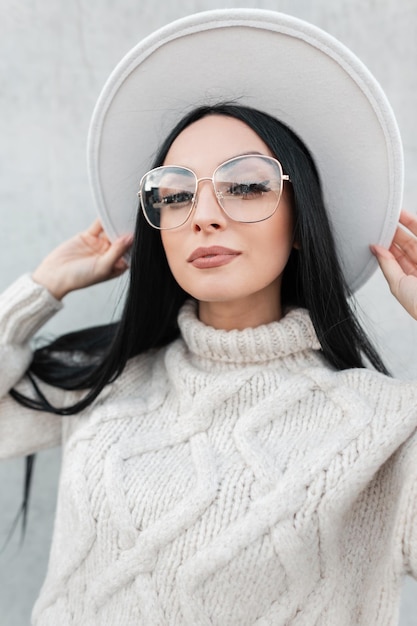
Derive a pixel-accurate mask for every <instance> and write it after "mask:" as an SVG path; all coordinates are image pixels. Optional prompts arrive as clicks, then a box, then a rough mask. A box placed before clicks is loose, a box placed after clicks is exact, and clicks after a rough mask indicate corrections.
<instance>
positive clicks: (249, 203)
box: [213, 156, 282, 222]
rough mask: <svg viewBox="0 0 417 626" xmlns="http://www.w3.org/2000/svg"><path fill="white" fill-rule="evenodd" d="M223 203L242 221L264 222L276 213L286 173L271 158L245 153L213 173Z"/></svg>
mask: <svg viewBox="0 0 417 626" xmlns="http://www.w3.org/2000/svg"><path fill="white" fill-rule="evenodd" d="M213 180H214V187H215V190H216V193H217V198H218V200H219V203H220V204H221V206H222V207H223V209H224V210H225V212H226V213H227V215H228V216H229V217H231V218H232V219H234V220H236V221H238V222H260V221H262V220H265V219H267V218H268V217H271V215H273V213H274V212H275V210H276V208H277V206H278V202H279V199H280V195H281V189H282V173H281V168H280V165H279V163H278V162H277V161H276V160H275V159H273V158H270V157H263V156H244V157H238V158H236V159H232V160H230V161H227V162H226V163H223V165H220V167H218V168H217V170H216V171H215V173H214V176H213Z"/></svg>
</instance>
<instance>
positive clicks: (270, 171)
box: [140, 155, 282, 229]
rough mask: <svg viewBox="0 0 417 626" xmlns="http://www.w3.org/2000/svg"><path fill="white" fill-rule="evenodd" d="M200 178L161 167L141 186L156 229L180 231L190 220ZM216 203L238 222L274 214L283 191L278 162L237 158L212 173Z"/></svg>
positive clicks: (150, 218) (182, 171) (147, 209)
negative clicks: (179, 228) (175, 229)
mask: <svg viewBox="0 0 417 626" xmlns="http://www.w3.org/2000/svg"><path fill="white" fill-rule="evenodd" d="M197 184H198V181H197V178H196V176H195V174H194V172H192V171H191V170H189V169H186V168H183V167H179V166H178V167H175V166H162V167H158V168H156V169H154V170H151V171H150V172H148V174H146V175H145V176H144V178H143V179H142V183H141V194H140V195H141V203H142V208H143V210H144V212H145V215H146V217H147V219H148V221H149V222H150V223H151V225H152V226H154V227H155V228H160V229H170V228H177V227H178V226H181V224H184V222H186V220H187V219H188V217H189V215H190V213H191V211H192V209H193V202H194V198H195V194H196V191H197ZM213 186H214V189H215V192H216V196H217V200H218V202H219V204H220V205H221V207H222V208H223V210H224V211H225V212H226V213H227V215H228V216H229V217H230V218H232V219H233V220H236V221H239V222H259V221H262V220H265V219H267V218H268V217H270V216H271V215H273V213H274V212H275V210H276V208H277V206H278V203H279V199H280V195H281V190H282V171H281V167H280V165H279V163H278V162H277V161H276V160H275V159H273V158H271V157H266V156H265V157H264V156H258V155H254V156H251V155H248V156H242V157H237V158H235V159H231V160H230V161H226V162H225V163H223V164H222V165H220V166H219V167H218V168H217V169H216V170H215V172H214V174H213Z"/></svg>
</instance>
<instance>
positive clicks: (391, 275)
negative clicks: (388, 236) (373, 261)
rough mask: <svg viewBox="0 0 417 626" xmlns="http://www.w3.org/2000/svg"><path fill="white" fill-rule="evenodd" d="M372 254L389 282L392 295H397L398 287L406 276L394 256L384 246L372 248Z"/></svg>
mask: <svg viewBox="0 0 417 626" xmlns="http://www.w3.org/2000/svg"><path fill="white" fill-rule="evenodd" d="M371 251H372V253H373V254H374V255H375V256H376V258H377V260H378V263H379V266H380V268H381V270H382V273H383V274H384V276H385V278H386V279H387V281H388V284H389V286H390V289H391V291H392V293H393V294H394V295H395V293H396V291H397V286H398V284H399V283H400V281H401V278H402V277H403V275H404V272H403V269H402V268H401V266H400V265H399V263H398V261H397V259H396V258H395V256H394V254H392V252H390V251H389V250H387V249H386V248H383V247H382V246H377V245H373V246H371Z"/></svg>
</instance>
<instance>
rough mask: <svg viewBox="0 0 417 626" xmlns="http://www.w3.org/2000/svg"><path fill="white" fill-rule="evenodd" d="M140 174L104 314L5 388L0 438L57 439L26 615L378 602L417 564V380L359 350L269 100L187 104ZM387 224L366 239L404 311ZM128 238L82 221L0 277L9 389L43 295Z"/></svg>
mask: <svg viewBox="0 0 417 626" xmlns="http://www.w3.org/2000/svg"><path fill="white" fill-rule="evenodd" d="M202 146H203V147H204V149H202ZM139 192H140V203H141V211H140V212H138V216H137V219H138V222H137V226H136V229H135V239H134V242H133V247H132V251H131V268H130V286H129V293H128V296H127V301H126V306H125V310H124V313H123V316H122V320H121V322H120V324H118V325H117V326H116V327H110V328H105V329H97V330H95V331H88V332H87V333H81V334H76V335H75V336H72V337H70V338H69V340H68V339H63V340H58V342H57V343H55V344H53V345H52V346H51V347H47V348H45V349H43V350H40V351H39V352H38V353H37V354H36V355H35V358H34V361H33V364H32V365H31V367H30V369H29V372H30V376H31V381H32V385H31V384H30V383H29V384H28V383H25V382H24V381H22V382H20V383H19V384H18V386H17V388H16V390H15V391H13V395H14V397H15V398H16V399H18V400H19V402H20V403H23V404H26V405H27V406H28V410H27V411H22V410H21V408H20V407H19V406H18V404H17V403H16V402H15V400H14V399H12V398H10V397H8V396H7V395H5V396H4V398H3V400H2V403H1V406H0V408H1V413H0V415H1V416H2V417H1V422H0V424H1V427H2V436H1V438H0V442H1V444H0V449H1V452H2V454H3V455H11V454H28V453H31V452H34V451H36V450H38V449H41V448H42V447H45V446H48V445H54V444H56V443H58V442H60V441H62V443H63V446H64V458H63V468H62V476H61V483H60V495H59V503H58V510H57V521H56V527H55V534H54V540H53V546H52V552H51V559H50V565H49V572H48V577H47V580H46V582H45V585H44V587H43V590H42V593H41V596H40V598H39V600H38V602H37V605H36V607H35V610H34V618H33V619H34V623H35V624H36V623H37V624H56V623H63V624H66V623H68V624H222V625H223V624H239V625H241V624H255V623H259V624H261V623H263V624H287V623H291V624H316V623H319V624H323V625H330V624H335V623H337V624H346V625H347V624H352V623H356V624H382V623H392V621H393V620H394V619H395V617H396V615H397V611H398V595H399V588H400V581H401V576H402V575H403V574H404V573H406V572H408V573H411V574H413V575H414V576H417V537H416V531H415V524H413V522H414V521H415V518H416V514H417V513H416V506H417V505H416V484H417V483H416V480H415V479H416V473H417V464H416V446H417V439H416V435H415V432H416V428H417V413H416V409H415V406H416V399H417V391H416V388H415V385H412V384H407V383H403V382H399V381H394V380H392V379H390V378H389V377H387V376H386V375H385V374H384V373H380V372H376V371H373V370H371V369H366V368H365V367H364V364H365V363H364V361H365V359H366V360H367V361H370V362H371V364H372V365H373V366H374V369H376V370H380V371H381V372H383V370H384V368H383V365H382V363H381V361H380V360H379V358H378V356H377V354H376V353H375V351H374V349H373V348H372V346H371V345H370V344H369V342H368V340H367V339H366V337H365V335H364V333H363V332H362V331H361V329H360V326H359V324H358V323H357V321H356V320H355V318H354V316H353V314H352V313H351V311H350V309H349V305H348V296H349V288H348V286H347V285H346V284H345V281H344V278H343V275H342V272H341V270H340V268H339V262H338V257H337V253H336V251H335V247H334V244H333V239H332V235H331V228H330V226H329V223H328V218H327V215H326V210H325V206H324V203H323V199H322V195H321V189H320V182H319V178H318V175H317V171H316V168H315V165H314V163H313V161H312V159H311V157H310V155H309V153H308V150H307V149H306V147H305V146H304V145H303V143H302V142H301V141H300V140H299V139H298V137H297V136H296V135H294V133H293V132H292V131H290V130H289V129H288V128H287V127H286V126H285V125H283V124H281V123H280V122H278V121H276V120H275V119H274V118H272V117H271V116H270V115H268V114H266V113H264V112H260V111H257V110H254V109H251V108H248V107H242V106H236V105H227V104H226V105H225V104H221V105H218V106H208V107H202V108H201V107H200V108H198V109H196V110H193V111H192V112H191V113H189V114H187V115H186V116H185V117H184V118H183V119H182V120H181V121H180V122H179V123H178V124H177V125H176V127H175V128H174V129H173V131H172V132H171V133H170V135H169V136H168V137H167V139H166V141H165V143H164V144H163V145H162V147H161V150H160V152H159V154H158V155H157V158H156V160H155V162H154V167H153V168H152V169H151V171H150V172H148V173H147V174H145V175H144V176H143V177H142V181H141V184H140V190H139ZM401 222H402V224H403V225H404V226H405V227H406V228H408V229H409V230H408V232H405V231H403V230H402V229H398V231H397V233H396V235H395V237H394V240H393V243H392V245H391V247H390V250H389V251H388V250H386V249H384V248H381V247H380V246H376V247H375V248H374V252H375V254H376V255H377V256H378V260H379V261H380V264H381V267H382V269H383V271H384V273H385V275H386V276H387V279H388V280H389V283H390V287H391V289H392V291H393V292H394V293H395V294H396V295H397V297H398V299H399V300H400V302H401V303H402V304H403V305H404V306H405V307H406V308H407V310H408V311H409V312H410V314H411V315H413V316H414V317H416V318H417V315H416V293H417V288H416V282H417V278H416V267H417V255H416V254H415V236H416V235H417V220H416V219H415V218H414V217H412V216H411V215H409V214H407V213H403V214H402V217H401ZM131 243H132V239H131V237H130V236H125V235H124V236H121V237H119V238H117V239H116V240H115V241H114V242H113V243H111V242H110V240H109V239H108V238H107V236H106V235H105V234H104V232H103V230H102V227H101V224H100V223H99V222H97V223H95V224H94V225H93V226H92V227H91V228H90V229H89V230H88V231H86V232H85V233H82V234H81V235H79V236H77V237H76V238H74V239H73V240H71V241H70V242H67V243H65V244H63V245H62V246H61V247H60V248H58V249H57V250H56V251H54V252H53V253H52V254H51V255H50V256H48V257H47V258H46V259H45V260H44V261H43V262H42V263H41V265H40V266H39V267H38V268H37V269H36V270H35V272H34V273H33V276H32V278H29V277H24V278H22V279H21V280H20V281H19V282H18V283H17V284H16V285H14V286H12V287H11V288H10V289H9V291H8V292H7V293H6V294H5V295H4V297H3V299H2V302H1V307H0V311H1V312H2V317H1V324H2V326H1V328H2V337H3V345H4V355H5V356H4V358H3V359H2V362H3V363H5V362H6V359H7V365H8V367H7V372H6V373H5V375H4V376H3V375H2V384H4V387H5V391H7V389H8V388H10V387H12V386H14V385H15V384H16V383H17V382H18V381H19V379H20V378H21V376H22V375H23V373H24V371H25V369H26V368H27V366H28V364H29V362H30V358H31V356H30V352H29V348H28V345H27V340H28V338H29V337H30V336H31V335H32V334H33V332H34V331H35V330H36V329H37V328H39V326H40V325H41V324H42V323H43V322H44V321H45V320H46V319H47V318H48V317H49V316H50V315H51V314H52V313H53V312H54V311H55V310H57V309H58V308H59V304H58V300H59V299H60V298H62V297H63V296H64V295H65V294H66V293H68V292H69V291H72V290H74V289H78V288H82V287H85V286H88V285H91V284H94V283H96V282H98V281H100V280H105V279H107V278H111V277H113V276H117V275H119V274H121V273H123V271H124V270H125V269H126V267H127V265H126V261H125V260H124V256H125V255H126V253H127V251H128V249H129V247H130V245H131ZM190 297H191V300H190ZM306 309H307V310H308V311H307V310H306ZM177 320H178V322H177ZM177 324H178V325H177ZM10 364H11V366H10ZM35 377H36V378H35ZM38 379H41V380H43V381H46V382H47V383H49V385H46V384H44V383H42V382H39V380H38ZM31 386H33V387H34V390H33V389H31ZM33 391H34V392H35V393H33ZM33 409H36V410H33ZM39 409H40V411H39ZM51 413H52V414H51ZM55 413H59V414H62V415H63V417H62V418H58V417H57V415H56V414H55Z"/></svg>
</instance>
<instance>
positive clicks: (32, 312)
mask: <svg viewBox="0 0 417 626" xmlns="http://www.w3.org/2000/svg"><path fill="white" fill-rule="evenodd" d="M62 306H63V305H62V302H60V301H59V300H56V299H55V298H54V297H53V295H52V294H51V293H50V292H49V291H48V290H47V289H46V288H45V287H43V286H42V285H39V284H38V283H35V281H34V280H33V279H32V278H31V276H30V275H29V274H25V275H23V276H21V277H20V278H18V279H17V280H16V281H15V282H14V283H13V284H12V285H10V287H8V288H7V289H6V291H4V292H3V293H2V294H1V295H0V328H1V336H0V343H2V344H15V345H16V344H17V345H18V344H24V343H26V342H27V341H28V340H29V339H31V337H33V335H34V334H35V333H36V331H37V330H39V328H41V327H42V326H43V325H44V324H45V323H46V322H47V321H48V320H49V319H50V318H51V317H52V316H53V315H54V314H55V313H57V311H59V310H61V308H62Z"/></svg>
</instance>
